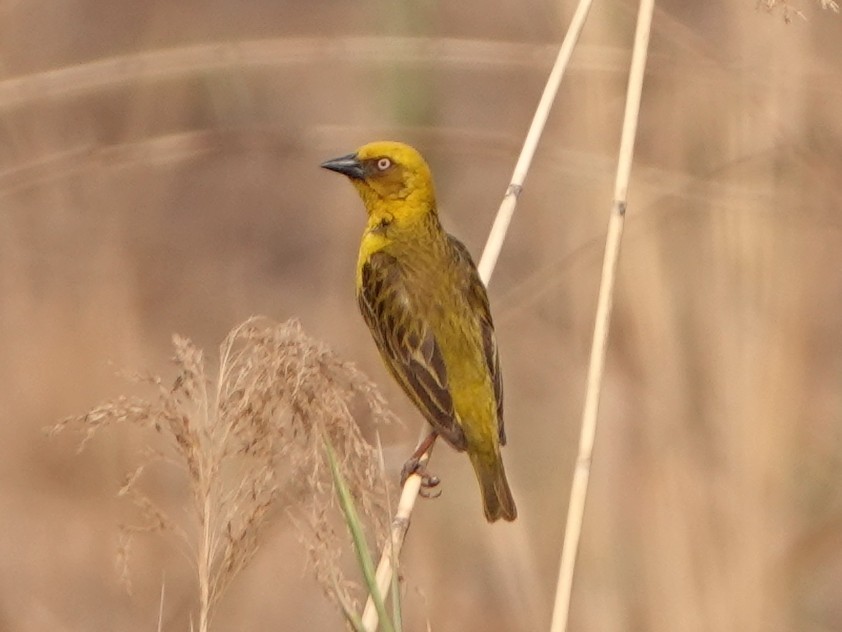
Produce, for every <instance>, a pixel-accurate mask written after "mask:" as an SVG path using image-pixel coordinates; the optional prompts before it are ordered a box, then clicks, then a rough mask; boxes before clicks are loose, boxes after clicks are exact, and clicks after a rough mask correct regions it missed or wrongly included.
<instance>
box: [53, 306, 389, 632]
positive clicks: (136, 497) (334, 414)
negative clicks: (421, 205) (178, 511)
mask: <svg viewBox="0 0 842 632" xmlns="http://www.w3.org/2000/svg"><path fill="white" fill-rule="evenodd" d="M174 344H175V364H176V367H177V369H178V377H177V378H176V380H175V383H174V384H172V385H171V386H170V385H168V384H166V383H165V382H164V381H163V380H162V379H161V378H159V377H145V378H140V381H141V382H143V383H146V384H148V385H151V386H152V387H153V388H154V389H155V392H156V396H155V397H151V398H140V397H138V398H128V397H120V398H117V399H116V400H113V401H110V402H106V403H105V404H102V405H100V406H97V407H95V408H93V409H92V410H90V411H89V412H87V413H85V414H83V415H79V416H75V417H69V418H67V419H65V420H63V421H62V422H60V423H59V424H57V425H56V426H55V427H54V428H53V430H54V431H60V430H62V429H64V428H66V427H68V426H73V427H78V428H80V429H81V430H82V432H83V440H82V444H81V446H80V449H81V448H82V447H84V446H85V444H86V443H87V442H88V441H90V440H91V439H92V438H93V436H94V435H95V434H96V433H97V432H98V431H99V430H101V429H102V428H104V427H107V426H111V425H125V424H129V425H137V426H141V427H143V428H152V429H154V431H156V432H157V433H158V434H160V435H161V436H162V437H163V438H164V440H165V441H166V443H167V444H168V447H167V448H165V449H163V450H162V449H160V448H158V447H152V445H151V444H150V448H149V449H147V450H145V454H144V455H143V456H142V464H141V465H140V466H139V467H138V468H137V469H135V470H134V471H133V472H131V473H130V474H129V475H127V476H126V482H125V483H124V485H123V487H122V488H121V490H120V495H122V496H126V497H128V498H130V499H131V500H132V501H133V502H134V504H135V505H136V506H137V508H138V510H139V512H140V515H141V517H142V519H143V524H141V525H139V526H138V525H129V526H124V527H123V528H122V537H121V546H120V551H119V560H120V561H121V563H122V565H123V575H124V577H128V570H127V567H126V564H127V563H128V558H129V552H130V549H131V544H132V540H133V538H134V536H135V535H137V534H139V533H146V532H170V533H175V534H176V535H177V536H178V538H179V540H180V541H181V542H182V543H183V544H184V545H186V547H187V550H188V552H189V558H190V560H191V562H192V563H193V565H194V567H195V572H196V580H197V588H198V602H199V603H198V607H197V613H196V614H197V616H196V622H197V623H196V625H197V630H199V631H200V632H206V631H207V630H208V629H209V627H210V621H211V617H212V615H213V611H214V608H215V606H216V605H217V603H218V602H219V599H220V598H221V596H222V595H223V593H224V592H225V590H226V589H227V587H228V586H229V585H230V583H231V581H232V580H233V579H234V578H235V577H236V576H237V575H238V574H239V572H240V571H241V570H242V569H243V568H245V566H246V565H247V564H248V562H249V561H250V560H251V559H252V557H253V555H254V554H255V552H256V550H257V545H258V536H259V534H260V532H261V529H262V527H263V526H264V524H265V522H266V518H267V516H268V514H269V512H270V510H271V509H273V508H274V507H275V505H276V504H277V501H278V500H279V499H283V500H284V501H285V503H286V510H287V512H288V514H289V515H290V517H291V518H292V519H293V520H294V521H295V522H296V524H297V525H298V526H299V527H302V528H301V534H302V538H303V540H304V544H305V546H306V548H307V550H308V552H309V554H310V560H311V563H312V566H313V569H314V571H315V574H316V577H317V579H319V580H320V582H321V584H322V587H323V589H324V590H325V592H326V593H327V594H328V595H329V596H330V597H331V598H333V599H334V600H335V601H336V602H337V603H340V604H342V603H352V604H353V603H354V602H355V599H354V597H353V595H352V593H353V592H355V591H359V589H358V588H355V587H354V585H353V584H352V583H351V582H349V581H347V580H346V579H345V578H344V577H343V576H342V572H341V570H340V567H339V564H338V563H337V560H338V558H339V556H340V551H341V548H342V546H341V544H340V538H339V537H338V536H337V534H336V533H335V531H334V529H333V526H332V523H333V522H334V521H333V519H332V516H333V513H335V512H333V511H332V510H333V509H335V499H334V494H333V478H332V476H331V473H330V467H329V465H328V463H327V461H326V459H325V453H324V449H323V444H324V441H325V440H329V441H330V443H331V444H332V445H333V446H334V448H335V451H336V459H337V465H338V467H339V468H340V470H341V472H342V476H343V478H344V479H345V481H346V482H347V485H348V488H349V490H350V493H351V495H352V496H353V498H354V502H355V503H356V504H357V506H358V507H359V508H360V512H361V513H362V514H363V515H364V516H365V517H366V518H367V521H368V522H369V523H371V524H373V528H374V531H375V533H376V540H377V542H378V544H379V543H382V542H383V541H384V540H385V539H386V525H387V521H388V516H389V513H388V511H387V509H386V507H387V505H386V502H385V494H384V493H383V490H384V485H385V483H384V481H383V480H382V475H381V471H380V468H379V464H378V459H377V453H376V451H375V450H374V448H373V447H372V446H370V445H369V444H368V443H366V441H365V440H364V439H363V437H362V434H361V431H360V428H359V426H358V424H357V422H356V419H355V416H354V414H353V413H352V408H355V409H356V408H359V407H360V405H362V406H365V407H366V408H367V410H368V412H369V413H370V416H371V419H372V421H373V422H375V423H376V422H382V421H386V420H388V419H389V418H390V414H389V413H388V411H387V410H386V408H385V404H384V400H383V398H382V397H381V395H380V394H379V392H378V391H377V390H376V388H375V386H374V384H373V383H372V382H370V381H369V380H368V378H366V377H365V376H364V375H363V374H362V373H360V372H359V371H357V369H356V368H355V367H354V366H353V365H352V364H350V363H348V362H344V361H342V360H341V359H339V358H338V357H336V355H335V354H334V353H333V352H332V351H330V350H329V349H328V348H327V347H326V346H325V345H323V344H321V343H320V342H318V341H316V340H314V339H312V338H309V337H308V336H306V335H305V334H304V332H303V331H302V330H301V328H300V326H299V325H298V324H297V323H296V322H293V321H290V322H287V323H283V324H276V323H273V322H272V321H269V320H268V319H262V318H251V319H249V320H247V321H246V322H244V323H242V324H241V325H239V326H237V327H235V328H234V329H233V330H232V331H231V332H230V333H229V334H228V336H227V337H226V338H225V341H224V342H223V343H222V345H221V346H220V351H219V362H218V369H217V371H216V372H215V373H212V372H211V371H209V363H208V362H207V361H206V359H205V357H204V354H203V352H202V351H201V350H200V349H198V348H196V347H195V346H194V345H193V344H192V343H191V342H190V341H189V340H187V339H185V338H181V337H179V336H175V337H174ZM161 461H167V462H169V463H173V464H175V465H177V466H178V467H179V468H180V469H181V470H182V471H183V472H184V474H185V480H186V484H187V485H188V487H189V489H190V492H191V495H192V500H193V512H192V520H191V524H189V525H187V526H184V525H180V524H178V522H177V521H176V520H173V519H170V517H169V516H168V515H167V514H166V512H165V511H164V510H162V509H160V508H159V507H158V506H157V504H156V503H154V502H153V501H152V500H151V499H150V498H149V497H148V496H147V495H146V493H145V492H143V491H141V490H140V489H139V483H140V481H141V479H142V475H143V474H144V472H145V471H146V470H147V469H148V468H149V467H150V466H152V465H153V464H155V463H157V462H161Z"/></svg>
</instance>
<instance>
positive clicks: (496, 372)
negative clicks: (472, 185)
mask: <svg viewBox="0 0 842 632" xmlns="http://www.w3.org/2000/svg"><path fill="white" fill-rule="evenodd" d="M448 239H449V240H450V244H451V246H452V247H453V250H454V252H455V253H456V255H457V256H458V257H459V258H460V259H462V261H463V264H464V265H461V266H459V268H460V269H462V270H468V271H470V272H469V273H468V274H467V275H466V276H465V278H464V280H463V284H464V288H463V291H464V294H465V297H466V298H467V300H468V304H469V305H470V307H471V310H472V311H473V313H474V314H476V315H477V317H478V318H479V326H480V331H481V332H482V346H483V353H484V356H485V363H486V365H487V366H488V372H489V374H490V375H491V381H492V383H493V384H494V397H495V399H496V403H497V430H498V432H499V437H500V445H506V429H505V426H504V425H503V373H502V371H501V370H500V354H499V353H498V351H497V338H496V336H495V335H494V321H493V320H492V318H491V308H490V306H489V303H488V293H487V292H486V291H485V285H483V282H482V280H481V279H480V278H479V272H477V268H476V266H475V265H474V261H473V259H472V258H471V253H470V252H468V249H467V248H466V247H465V245H464V244H463V243H462V242H461V241H459V240H458V239H456V238H455V237H453V235H448Z"/></svg>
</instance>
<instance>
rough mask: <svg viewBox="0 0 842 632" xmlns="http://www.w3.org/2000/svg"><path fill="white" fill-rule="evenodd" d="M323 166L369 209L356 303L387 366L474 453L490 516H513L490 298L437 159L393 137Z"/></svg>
mask: <svg viewBox="0 0 842 632" xmlns="http://www.w3.org/2000/svg"><path fill="white" fill-rule="evenodd" d="M321 166H322V167H324V168H325V169H329V170H331V171H336V172H338V173H341V174H343V175H345V176H347V177H348V178H349V179H350V180H351V183H352V184H353V185H354V187H355V188H356V189H357V192H358V193H359V194H360V197H361V198H362V200H363V204H364V205H365V210H366V212H367V214H368V222H367V223H366V228H365V232H364V233H363V238H362V243H361V245H360V254H359V261H358V263H357V278H356V284H357V300H358V302H359V306H360V310H361V311H362V315H363V318H364V319H365V322H366V324H368V327H369V329H370V330H371V334H372V336H373V337H374V341H375V343H376V344H377V347H378V349H379V350H380V354H381V356H382V357H383V360H384V362H385V364H386V367H387V368H388V369H389V371H390V372H391V374H392V375H393V376H394V378H395V379H396V380H397V381H398V383H399V384H400V385H401V386H402V387H403V390H404V391H405V392H406V394H407V395H408V396H409V398H410V399H411V400H412V401H413V403H414V404H415V405H416V406H417V407H418V409H419V410H420V411H421V413H422V414H423V415H424V417H425V418H426V419H427V421H428V422H429V423H430V425H431V426H432V428H433V434H432V435H431V441H432V440H434V438H435V436H436V435H440V436H442V437H444V439H445V440H446V441H447V442H448V443H449V444H450V445H451V446H453V447H454V448H455V449H456V450H459V451H467V453H468V456H469V457H470V458H471V463H472V464H473V467H474V471H475V472H476V475H477V479H478V481H479V485H480V489H481V491H482V501H483V508H484V510H485V517H486V519H487V520H488V521H489V522H494V521H495V520H497V519H499V518H504V519H505V520H514V519H515V518H516V517H517V510H516V509H515V502H514V499H513V498H512V493H511V491H510V490H509V484H508V481H507V480H506V473H505V470H504V469H503V460H502V458H501V455H500V446H502V445H505V443H506V434H505V431H504V429H503V382H502V376H501V374H500V361H499V359H498V355H497V343H496V341H495V337H494V325H493V323H492V320H491V312H490V310H489V306H488V296H487V294H486V292H485V287H484V286H483V284H482V281H481V280H480V278H479V274H478V273H477V269H476V266H475V265H474V262H473V260H472V259H471V255H470V254H469V253H468V250H467V248H465V246H464V245H463V244H462V243H461V242H459V241H458V240H457V239H456V238H454V237H453V236H451V235H448V234H447V233H446V232H445V231H444V229H443V228H442V226H441V223H440V222H439V215H438V211H437V209H436V197H435V190H434V187H433V178H432V174H431V173H430V168H429V166H427V163H426V162H425V160H424V158H422V157H421V154H419V153H418V151H416V150H415V149H413V148H412V147H410V146H408V145H404V144H402V143H396V142H387V141H382V142H374V143H370V144H368V145H364V146H363V147H361V148H360V149H358V150H357V151H356V153H353V154H349V155H347V156H342V157H340V158H335V159H333V160H328V161H327V162H324V163H322V165H321ZM417 454H418V453H416V455H417ZM416 464H417V459H416Z"/></svg>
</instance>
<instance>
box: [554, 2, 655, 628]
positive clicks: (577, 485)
mask: <svg viewBox="0 0 842 632" xmlns="http://www.w3.org/2000/svg"><path fill="white" fill-rule="evenodd" d="M654 9H655V0H641V2H640V8H639V11H638V16H637V29H636V31H635V38H634V50H633V51H632V61H631V69H630V71H629V84H628V89H627V92H626V110H625V115H624V117H623V131H622V137H621V140H620V154H619V160H618V164H617V177H616V180H615V184H614V202H613V203H612V205H611V214H610V217H609V220H608V235H607V237H606V241H605V255H604V259H603V263H602V278H601V279H600V284H599V299H598V301H597V310H596V322H595V325H594V335H593V342H592V345H591V355H590V363H589V366H588V381H587V387H586V391H585V405H584V408H583V410H582V427H581V434H580V438H579V454H578V456H577V457H576V470H575V472H574V475H573V483H572V486H571V490H570V503H569V505H568V508H567V525H566V527H565V531H564V544H563V546H562V551H561V562H560V564H559V575H558V584H557V587H556V596H555V604H554V607H553V618H552V622H551V625H550V631H551V632H562V630H567V622H568V619H569V614H570V594H571V591H572V588H573V573H574V570H575V566H576V555H577V553H578V550H579V538H580V536H581V533H582V520H583V517H584V513H585V502H586V500H587V496H588V482H589V480H590V472H591V459H592V457H593V448H594V437H595V436H596V421H597V413H598V412H599V396H600V393H601V391H602V378H603V375H604V373H605V352H606V347H607V344H608V331H609V328H610V324H611V307H612V304H613V298H614V287H615V284H616V275H617V262H618V260H619V256H620V243H621V241H622V237H623V226H624V223H625V213H626V199H627V193H628V186H629V175H630V173H631V165H632V156H633V155H634V141H635V137H636V135H637V121H638V114H639V112H640V95H641V92H642V90H643V76H644V71H645V68H646V55H647V52H648V49H649V32H650V28H651V25H652V14H653V12H654Z"/></svg>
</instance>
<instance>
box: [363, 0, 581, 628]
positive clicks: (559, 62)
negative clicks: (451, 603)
mask: <svg viewBox="0 0 842 632" xmlns="http://www.w3.org/2000/svg"><path fill="white" fill-rule="evenodd" d="M591 4H592V0H580V2H579V4H578V6H577V7H576V11H575V13H574V14H573V18H572V19H571V21H570V26H569V28H568V29H567V34H566V35H565V37H564V41H563V42H562V44H561V47H560V48H559V51H558V55H557V56H556V60H555V63H554V64H553V67H552V70H551V71H550V75H549V77H548V78H547V83H546V84H545V85H544V92H543V93H542V95H541V99H540V101H539V102H538V106H537V108H536V110H535V114H534V116H533V117H532V123H531V124H530V126H529V131H528V132H527V134H526V139H525V140H524V144H523V148H522V149H521V153H520V156H519V157H518V161H517V163H516V164H515V169H514V172H513V174H512V179H511V182H510V183H509V186H508V187H507V188H506V192H505V194H504V196H503V201H502V203H501V204H500V208H499V209H498V210H497V215H496V217H495V219H494V225H493V226H492V228H491V231H490V233H489V236H488V240H487V241H486V244H485V248H484V249H483V253H482V257H481V258H480V262H479V265H478V266H477V268H478V270H479V275H480V278H481V279H482V281H483V283H485V284H486V285H488V283H489V282H490V281H491V275H492V273H493V272H494V267H495V265H496V264H497V258H498V257H499V255H500V250H501V249H502V247H503V241H504V240H505V237H506V233H507V231H508V229H509V224H510V223H511V220H512V216H513V215H514V212H515V208H516V206H517V199H518V196H519V195H520V192H521V191H522V190H523V183H524V181H525V180H526V176H527V174H528V173H529V167H530V166H531V164H532V158H533V157H534V155H535V150H536V149H537V147H538V141H539V140H540V139H541V134H542V133H543V131H544V126H545V124H546V122H547V118H548V117H549V114H550V110H551V109H552V105H553V102H554V100H555V97H556V94H558V88H559V86H560V85H561V80H562V78H563V77H564V72H565V70H566V69H567V66H568V64H569V62H570V57H571V55H572V54H573V49H574V48H575V46H576V42H577V41H578V40H579V35H580V34H581V32H582V28H583V27H584V25H585V19H586V18H587V16H588V12H589V11H590V8H591ZM429 431H430V429H429V426H428V425H427V424H424V425H423V427H422V429H421V432H420V434H419V439H418V440H419V442H420V441H422V440H423V439H424V437H426V436H427V434H428V433H429ZM432 449H433V448H432V447H430V449H429V450H427V452H425V453H424V454H423V455H422V456H421V458H420V461H421V463H422V464H426V463H427V461H428V460H429V458H430V455H431V453H432ZM420 489H421V478H420V477H419V476H417V475H414V476H410V477H408V478H407V480H406V482H405V483H404V486H403V489H402V490H401V495H400V498H399V500H398V508H397V511H396V512H395V516H394V518H393V519H392V529H391V537H390V539H389V541H388V542H387V544H386V546H385V547H384V549H383V552H382V554H381V556H380V562H379V564H378V565H377V575H376V577H377V586H378V588H379V589H380V592H381V594H382V593H384V592H385V590H386V588H387V587H388V586H389V583H390V582H391V581H392V574H393V573H394V568H393V563H394V560H397V559H398V558H399V556H400V551H401V548H402V547H403V543H404V539H405V538H406V532H407V529H409V522H410V519H411V517H412V510H413V509H414V507H415V501H416V499H417V498H418V492H419V491H420ZM377 623H378V616H377V611H376V609H375V607H374V601H373V599H372V598H371V597H369V599H368V600H367V601H366V606H365V610H364V611H363V624H364V625H365V628H366V630H369V631H372V632H373V631H374V630H376V629H377Z"/></svg>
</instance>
